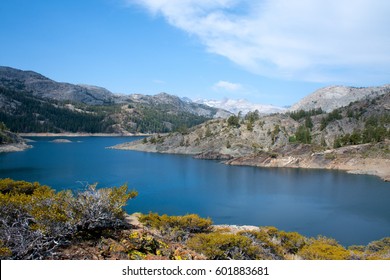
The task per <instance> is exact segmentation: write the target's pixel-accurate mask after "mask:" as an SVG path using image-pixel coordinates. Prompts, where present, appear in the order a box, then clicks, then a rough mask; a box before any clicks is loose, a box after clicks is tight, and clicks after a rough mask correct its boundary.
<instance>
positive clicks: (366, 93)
mask: <svg viewBox="0 0 390 280" xmlns="http://www.w3.org/2000/svg"><path fill="white" fill-rule="evenodd" d="M389 92H390V85H384V86H381V87H360V88H357V87H346V86H330V87H325V88H321V89H319V90H317V91H315V92H314V93H312V94H310V95H308V96H306V97H305V98H303V99H302V100H300V101H299V102H298V103H296V104H294V105H293V106H291V107H290V108H289V110H290V111H299V110H304V111H308V110H312V109H318V108H321V109H322V110H324V111H325V112H330V111H332V110H334V109H337V108H340V107H343V106H347V105H348V104H350V103H351V102H354V101H358V100H362V99H372V98H375V97H378V96H380V95H383V94H386V93H389Z"/></svg>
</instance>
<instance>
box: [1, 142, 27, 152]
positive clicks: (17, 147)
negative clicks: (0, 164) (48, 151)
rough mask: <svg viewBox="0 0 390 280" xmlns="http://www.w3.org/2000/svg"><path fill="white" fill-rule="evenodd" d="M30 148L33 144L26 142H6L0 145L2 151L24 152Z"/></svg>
mask: <svg viewBox="0 0 390 280" xmlns="http://www.w3.org/2000/svg"><path fill="white" fill-rule="evenodd" d="M30 148H32V146H31V145H27V144H26V143H14V144H4V145H0V153H10V152H22V151H25V150H27V149H30Z"/></svg>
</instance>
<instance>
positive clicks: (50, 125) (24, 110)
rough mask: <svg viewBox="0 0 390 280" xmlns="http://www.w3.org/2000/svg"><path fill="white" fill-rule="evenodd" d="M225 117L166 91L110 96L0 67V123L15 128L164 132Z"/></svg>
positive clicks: (94, 88)
mask: <svg viewBox="0 0 390 280" xmlns="http://www.w3.org/2000/svg"><path fill="white" fill-rule="evenodd" d="M229 115H230V113H229V112H227V111H224V110H222V109H217V108H212V107H208V106H206V105H202V104H197V103H194V102H185V101H182V100H181V99H180V98H178V97H176V96H173V95H169V94H167V93H160V94H157V95H142V94H130V95H115V94H113V93H111V92H110V91H109V90H107V89H105V88H101V87H97V86H91V85H73V84H69V83H59V82H56V81H53V80H51V79H49V78H47V77H45V76H42V75H41V74H39V73H36V72H33V71H23V70H19V69H14V68H10V67H0V121H3V122H4V123H5V124H6V125H7V126H8V127H9V128H10V129H11V130H12V131H15V132H54V133H58V132H88V133H121V134H127V133H152V132H153V133H154V132H170V131H175V130H177V129H186V128H188V127H191V126H193V125H197V124H200V123H202V122H204V121H206V120H209V119H211V118H219V117H227V116H229Z"/></svg>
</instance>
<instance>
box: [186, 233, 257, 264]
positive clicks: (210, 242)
mask: <svg viewBox="0 0 390 280" xmlns="http://www.w3.org/2000/svg"><path fill="white" fill-rule="evenodd" d="M187 246H188V247H189V248H191V249H193V250H194V251H196V252H198V253H201V254H203V255H205V256H206V257H207V259H211V260H250V259H252V260H253V259H256V256H257V252H258V248H257V247H256V246H253V245H252V241H251V239H250V238H248V237H246V236H243V235H238V234H231V233H220V232H213V233H209V234H206V233H200V234H197V235H195V236H194V237H192V238H191V239H189V240H188V241H187Z"/></svg>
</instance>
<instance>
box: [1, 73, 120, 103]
mask: <svg viewBox="0 0 390 280" xmlns="http://www.w3.org/2000/svg"><path fill="white" fill-rule="evenodd" d="M0 86H2V87H5V88H8V89H13V90H25V91H27V92H31V94H32V95H34V96H36V97H38V98H50V99H54V100H58V101H72V102H80V103H84V104H88V105H103V104H111V103H113V102H115V97H114V95H113V94H112V93H111V92H110V91H108V90H107V89H104V88H100V87H96V86H88V85H73V84H69V83H59V82H55V81H53V80H51V79H49V78H47V77H45V76H43V75H41V74H39V73H36V72H33V71H23V70H19V69H14V68H11V67H4V66H0Z"/></svg>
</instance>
